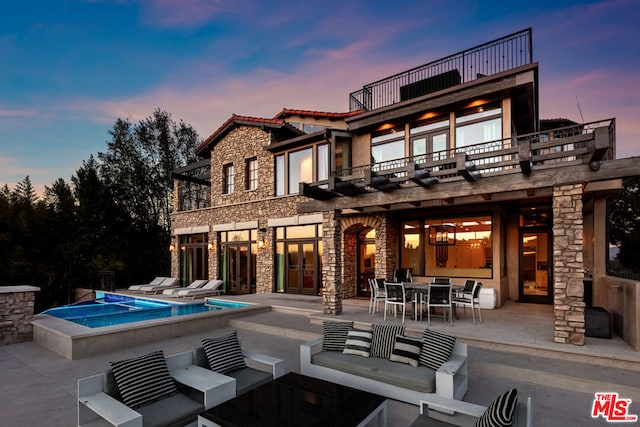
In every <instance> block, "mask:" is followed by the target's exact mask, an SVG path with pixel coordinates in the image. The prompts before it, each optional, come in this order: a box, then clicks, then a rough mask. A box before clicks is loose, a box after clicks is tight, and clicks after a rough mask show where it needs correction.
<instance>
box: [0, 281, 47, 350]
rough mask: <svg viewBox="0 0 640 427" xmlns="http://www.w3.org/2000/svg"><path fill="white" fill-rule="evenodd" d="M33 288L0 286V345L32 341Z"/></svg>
mask: <svg viewBox="0 0 640 427" xmlns="http://www.w3.org/2000/svg"><path fill="white" fill-rule="evenodd" d="M39 290H40V288H36V287H34V286H0V344H13V343H18V342H24V341H31V340H32V339H33V326H32V325H31V320H33V310H34V303H35V300H36V295H35V293H36V291H39Z"/></svg>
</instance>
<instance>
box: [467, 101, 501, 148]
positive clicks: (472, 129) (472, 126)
mask: <svg viewBox="0 0 640 427" xmlns="http://www.w3.org/2000/svg"><path fill="white" fill-rule="evenodd" d="M500 139H502V109H501V108H500V106H499V105H486V106H482V107H478V108H474V109H471V110H466V111H463V112H461V113H459V114H458V115H457V117H456V148H460V147H468V146H470V145H474V144H481V143H483V142H491V141H498V140H500Z"/></svg>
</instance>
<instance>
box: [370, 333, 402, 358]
mask: <svg viewBox="0 0 640 427" xmlns="http://www.w3.org/2000/svg"><path fill="white" fill-rule="evenodd" d="M371 333H372V336H371V357H380V358H382V359H389V358H390V357H391V352H392V351H393V345H394V344H395V341H396V335H404V325H377V324H374V325H371Z"/></svg>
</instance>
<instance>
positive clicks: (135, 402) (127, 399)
mask: <svg viewBox="0 0 640 427" xmlns="http://www.w3.org/2000/svg"><path fill="white" fill-rule="evenodd" d="M111 371H112V372H113V376H114V377H115V380H116V385H117V386H118V391H120V397H121V398H122V401H123V402H124V404H125V405H127V406H129V407H130V408H134V409H135V408H138V407H140V406H144V405H147V404H149V403H152V402H155V401H156V400H160V399H164V398H165V397H168V396H171V395H173V394H176V393H177V392H178V389H177V388H176V385H175V383H174V382H173V378H171V375H170V374H169V368H168V367H167V361H166V360H165V358H164V353H163V352H162V350H157V351H154V352H152V353H149V354H145V355H143V356H140V357H136V358H133V359H127V360H121V361H119V362H111Z"/></svg>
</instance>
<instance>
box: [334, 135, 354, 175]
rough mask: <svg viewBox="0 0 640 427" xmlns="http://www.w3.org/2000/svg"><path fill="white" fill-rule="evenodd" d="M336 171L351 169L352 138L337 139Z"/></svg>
mask: <svg viewBox="0 0 640 427" xmlns="http://www.w3.org/2000/svg"><path fill="white" fill-rule="evenodd" d="M335 155H336V171H341V170H343V169H349V168H350V167H351V138H344V137H336V153H335Z"/></svg>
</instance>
